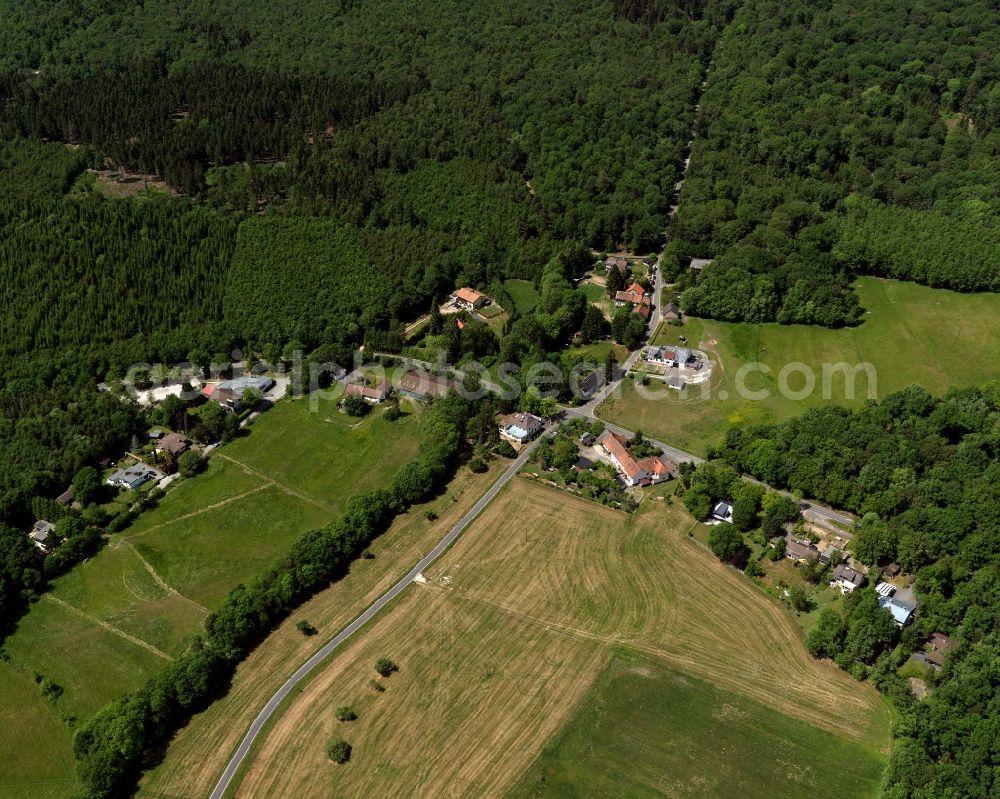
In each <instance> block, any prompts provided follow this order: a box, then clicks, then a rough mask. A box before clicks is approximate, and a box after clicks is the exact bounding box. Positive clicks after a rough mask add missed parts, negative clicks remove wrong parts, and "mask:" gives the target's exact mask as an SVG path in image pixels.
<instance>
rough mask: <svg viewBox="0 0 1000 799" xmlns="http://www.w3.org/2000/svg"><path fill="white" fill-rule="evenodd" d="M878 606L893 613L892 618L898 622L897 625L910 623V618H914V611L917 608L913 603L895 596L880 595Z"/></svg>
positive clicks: (902, 625) (901, 625) (903, 625)
mask: <svg viewBox="0 0 1000 799" xmlns="http://www.w3.org/2000/svg"><path fill="white" fill-rule="evenodd" d="M878 606H879V607H880V608H882V609H883V610H888V611H889V612H890V613H891V614H892V620H893V621H894V622H896V626H897V627H905V626H906V625H907V624H909V623H910V619H912V618H913V611H915V610H916V608H915V607H914V606H913V605H911V604H909V603H907V602H903V601H902V600H901V599H896V597H893V596H883V597H879V600H878Z"/></svg>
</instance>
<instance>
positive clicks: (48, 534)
mask: <svg viewBox="0 0 1000 799" xmlns="http://www.w3.org/2000/svg"><path fill="white" fill-rule="evenodd" d="M55 533H56V526H55V525H54V524H53V523H52V522H47V521H45V520H44V519H39V520H38V521H37V522H35V524H34V526H33V527H32V528H31V532H30V533H28V538H30V539H31V543H32V544H34V545H35V546H36V547H38V548H39V549H40V550H41V552H42V554H43V555H48V554H49V551H50V550H51V549H52V547H53V546H54V545H55V542H56V539H55Z"/></svg>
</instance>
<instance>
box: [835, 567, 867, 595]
mask: <svg viewBox="0 0 1000 799" xmlns="http://www.w3.org/2000/svg"><path fill="white" fill-rule="evenodd" d="M864 584H865V575H864V574H862V573H861V572H859V571H858V570H857V569H854V568H851V567H850V566H848V565H847V564H846V563H841V564H840V565H839V566H837V568H836V569H834V570H833V580H832V581H831V583H830V585H832V586H834V587H836V588H839V589H840V591H841V593H844V594H846V593H848V592H850V591H853V590H854V589H855V588H859V587H860V586H862V585H864Z"/></svg>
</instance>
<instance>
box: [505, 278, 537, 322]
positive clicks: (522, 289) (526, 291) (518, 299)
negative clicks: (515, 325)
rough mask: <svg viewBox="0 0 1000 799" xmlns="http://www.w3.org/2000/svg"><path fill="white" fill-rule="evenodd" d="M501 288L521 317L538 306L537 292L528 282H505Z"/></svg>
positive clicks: (532, 284) (512, 280) (530, 282)
mask: <svg viewBox="0 0 1000 799" xmlns="http://www.w3.org/2000/svg"><path fill="white" fill-rule="evenodd" d="M503 287H504V289H505V290H506V291H507V293H508V294H509V295H510V298H511V299H512V300H514V307H515V308H517V312H518V313H519V314H521V315H522V316H523V315H524V314H526V313H528V312H529V311H531V310H532V309H533V308H534V307H535V306H536V305H538V292H537V291H536V290H535V284H534V283H533V282H532V281H530V280H514V279H510V280H505V281H504V282H503Z"/></svg>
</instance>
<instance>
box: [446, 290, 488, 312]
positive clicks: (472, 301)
mask: <svg viewBox="0 0 1000 799" xmlns="http://www.w3.org/2000/svg"><path fill="white" fill-rule="evenodd" d="M449 299H450V300H451V301H452V303H453V304H454V305H457V306H458V307H459V308H464V309H465V310H466V311H474V310H476V308H481V307H482V306H484V305H486V303H488V302H489V300H490V298H489V297H487V296H486V295H485V294H482V293H481V292H478V291H476V290H475V289H472V288H469V287H468V286H463V287H462V288H460V289H458V291H456V292H455V293H454V294H452V295H451V297H450V298H449Z"/></svg>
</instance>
